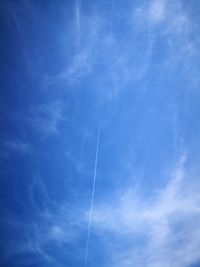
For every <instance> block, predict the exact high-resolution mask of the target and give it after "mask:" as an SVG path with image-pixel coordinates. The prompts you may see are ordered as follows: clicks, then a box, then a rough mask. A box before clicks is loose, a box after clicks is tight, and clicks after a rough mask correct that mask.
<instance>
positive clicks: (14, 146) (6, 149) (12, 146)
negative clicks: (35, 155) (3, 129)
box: [0, 137, 32, 158]
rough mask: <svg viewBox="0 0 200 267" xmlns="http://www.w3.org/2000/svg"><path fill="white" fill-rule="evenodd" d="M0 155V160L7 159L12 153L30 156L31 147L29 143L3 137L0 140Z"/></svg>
mask: <svg viewBox="0 0 200 267" xmlns="http://www.w3.org/2000/svg"><path fill="white" fill-rule="evenodd" d="M1 147H2V149H1V153H0V156H1V157H2V158H8V157H9V156H10V155H11V154H13V153H18V154H22V155H23V154H30V153H31V152H32V146H31V144H30V143H29V142H24V141H23V140H20V139H17V138H15V137H5V138H2V140H1Z"/></svg>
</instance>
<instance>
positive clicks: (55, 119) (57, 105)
mask: <svg viewBox="0 0 200 267" xmlns="http://www.w3.org/2000/svg"><path fill="white" fill-rule="evenodd" d="M63 109H64V105H63V104H62V103H61V102H60V101H55V102H52V103H48V104H43V105H39V106H36V107H34V108H32V109H31V112H30V115H29V116H28V121H29V123H30V125H31V126H32V127H33V128H34V129H35V130H36V131H38V132H41V133H42V134H43V135H44V136H48V135H50V134H56V133H58V127H59V123H60V122H61V121H63V120H64V119H67V118H64V114H63Z"/></svg>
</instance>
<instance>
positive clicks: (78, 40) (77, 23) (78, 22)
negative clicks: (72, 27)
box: [75, 1, 81, 46]
mask: <svg viewBox="0 0 200 267" xmlns="http://www.w3.org/2000/svg"><path fill="white" fill-rule="evenodd" d="M80 6H81V1H77V3H76V10H75V12H76V46H79V44H80Z"/></svg>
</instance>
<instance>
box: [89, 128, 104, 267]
mask: <svg viewBox="0 0 200 267" xmlns="http://www.w3.org/2000/svg"><path fill="white" fill-rule="evenodd" d="M99 136H100V126H99V129H98V134H97V145H96V155H95V165H94V178H93V188H92V197H91V206H90V216H89V222H88V234H87V243H86V250H85V267H87V261H88V250H89V241H90V232H91V223H92V213H93V203H94V193H95V187H96V174H97V163H98V152H99Z"/></svg>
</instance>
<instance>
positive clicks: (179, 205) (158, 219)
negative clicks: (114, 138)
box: [93, 155, 200, 267]
mask: <svg viewBox="0 0 200 267" xmlns="http://www.w3.org/2000/svg"><path fill="white" fill-rule="evenodd" d="M185 160H186V156H185V155H183V156H181V158H180V160H179V161H178V163H177V164H176V166H175V168H174V170H173V172H172V173H171V175H170V176H171V178H170V181H169V183H168V184H167V185H166V187H165V188H164V189H163V190H161V191H157V193H156V194H155V196H154V197H153V198H150V199H148V198H145V199H143V198H142V197H141V196H139V195H138V192H137V191H134V190H131V189H128V190H127V191H125V192H124V193H121V194H119V195H118V197H116V198H115V199H113V198H112V200H109V201H107V202H105V203H101V202H100V203H96V207H95V209H94V217H93V227H94V231H97V233H98V232H99V231H100V233H101V235H104V234H105V235H107V236H110V249H111V251H112V254H111V255H112V261H113V265H112V266H119V265H120V266H132V265H134V264H136V263H137V266H148V267H157V266H166V267H169V266H171V265H172V263H173V266H175V267H186V266H188V265H189V264H192V263H193V262H195V261H197V260H198V259H199V258H200V253H199V250H198V247H199V245H200V241H199V234H200V227H199V224H198V221H199V219H200V208H199V204H200V195H199V194H198V190H193V191H190V190H187V188H186V187H185V186H184V184H185V179H189V177H188V175H189V174H188V173H187V170H186V169H185ZM113 237H114V239H116V238H118V239H119V240H121V241H122V240H125V241H126V243H127V242H128V243H131V244H132V245H129V247H128V249H127V246H124V247H123V244H124V242H121V245H120V244H119V245H118V247H116V246H115V242H114V241H113V243H112V238H113ZM134 240H135V242H136V243H137V246H135V245H134V243H135V242H134ZM138 240H140V242H139V243H138ZM138 253H139V255H140V256H139V257H138Z"/></svg>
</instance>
